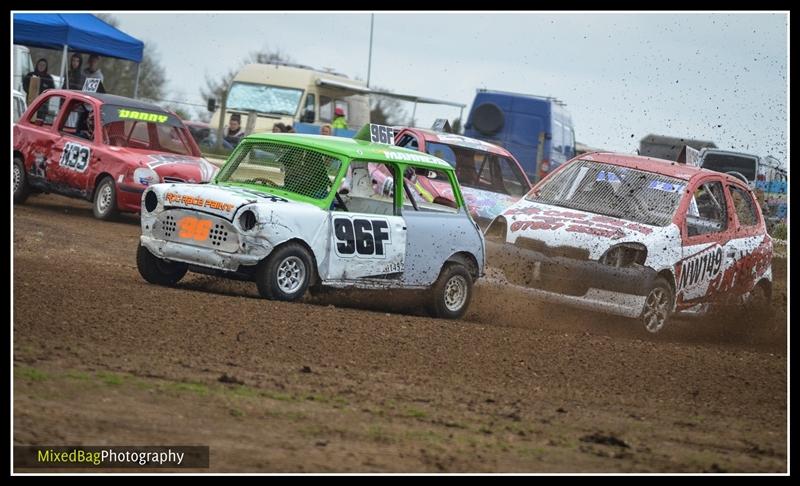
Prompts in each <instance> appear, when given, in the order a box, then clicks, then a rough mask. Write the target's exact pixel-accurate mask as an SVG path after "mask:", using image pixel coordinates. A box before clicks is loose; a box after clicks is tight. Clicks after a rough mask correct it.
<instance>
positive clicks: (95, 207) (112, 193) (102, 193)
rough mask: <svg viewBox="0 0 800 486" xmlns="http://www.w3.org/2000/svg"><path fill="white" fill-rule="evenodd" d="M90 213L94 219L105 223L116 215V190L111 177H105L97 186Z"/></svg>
mask: <svg viewBox="0 0 800 486" xmlns="http://www.w3.org/2000/svg"><path fill="white" fill-rule="evenodd" d="M92 212H94V217H95V218H97V219H102V220H106V221H107V220H109V219H112V218H114V216H116V215H117V188H116V187H115V185H114V179H112V178H111V177H108V176H106V177H104V178H103V179H102V180H101V181H100V183H99V184H97V188H96V189H95V190H94V201H93V204H92Z"/></svg>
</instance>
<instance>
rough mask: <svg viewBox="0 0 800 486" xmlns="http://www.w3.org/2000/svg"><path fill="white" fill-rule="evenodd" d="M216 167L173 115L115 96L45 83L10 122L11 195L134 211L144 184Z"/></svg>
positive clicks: (195, 177)
mask: <svg viewBox="0 0 800 486" xmlns="http://www.w3.org/2000/svg"><path fill="white" fill-rule="evenodd" d="M216 171H217V168H216V167H215V166H214V165H213V164H211V163H210V162H208V161H207V160H205V159H204V158H203V157H202V156H201V153H200V149H199V148H198V147H197V144H196V143H195V141H194V140H193V139H192V136H191V135H190V133H189V131H188V130H187V128H186V126H185V125H184V124H183V123H182V122H181V121H180V119H179V118H178V117H177V116H175V115H174V114H173V113H171V112H169V111H166V110H164V109H162V108H160V107H159V106H156V105H153V104H150V103H144V102H141V101H138V100H134V99H130V98H125V97H122V96H115V95H109V94H97V93H89V92H83V91H71V90H48V91H47V92H45V93H42V94H41V95H40V96H39V97H38V98H36V100H34V102H33V103H32V104H31V106H30V107H29V108H28V110H27V111H26V112H25V113H24V115H23V116H22V118H21V119H20V120H19V122H18V123H17V124H16V125H14V201H15V202H23V201H24V200H25V199H26V198H27V197H28V194H29V193H30V192H31V191H40V192H54V193H58V194H62V195H65V196H70V197H77V198H82V199H88V200H90V201H93V202H94V213H95V216H96V217H98V218H100V219H108V218H110V217H112V216H113V215H114V214H115V213H116V212H118V211H123V212H134V213H135V212H138V211H139V204H140V202H141V198H142V193H143V192H144V190H145V189H146V188H147V186H148V185H149V184H155V183H158V182H162V181H174V182H197V183H201V182H208V181H209V180H210V179H211V177H213V176H214V174H215V173H216Z"/></svg>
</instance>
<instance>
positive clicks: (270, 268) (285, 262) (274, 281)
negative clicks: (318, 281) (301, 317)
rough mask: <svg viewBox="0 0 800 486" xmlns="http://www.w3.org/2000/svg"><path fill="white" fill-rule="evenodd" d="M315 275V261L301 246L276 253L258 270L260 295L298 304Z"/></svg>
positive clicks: (257, 281)
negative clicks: (296, 301)
mask: <svg viewBox="0 0 800 486" xmlns="http://www.w3.org/2000/svg"><path fill="white" fill-rule="evenodd" d="M313 275H314V266H313V259H312V258H311V255H310V254H309V252H308V250H307V249H306V248H305V247H304V246H303V245H300V244H298V243H287V244H285V245H283V246H280V247H278V248H276V249H275V250H273V251H272V253H271V254H270V256H269V257H267V259H266V260H264V261H263V262H262V263H261V264H260V265H259V267H258V270H257V271H256V285H257V286H258V293H259V294H260V295H261V296H262V297H264V298H266V299H270V300H283V301H294V300H299V299H301V298H302V297H303V295H305V293H306V289H307V288H308V285H309V283H310V282H311V280H312V277H313Z"/></svg>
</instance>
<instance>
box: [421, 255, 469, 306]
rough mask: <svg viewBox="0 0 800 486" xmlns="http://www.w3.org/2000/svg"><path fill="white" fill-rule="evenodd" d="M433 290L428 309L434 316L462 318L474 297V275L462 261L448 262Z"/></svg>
mask: <svg viewBox="0 0 800 486" xmlns="http://www.w3.org/2000/svg"><path fill="white" fill-rule="evenodd" d="M431 291H432V292H431V297H430V298H431V301H430V302H429V303H428V311H429V312H430V313H431V315H432V316H433V317H438V318H442V319H460V318H461V317H463V316H464V314H465V313H466V312H467V308H468V307H469V301H470V299H472V275H470V273H469V270H467V268H466V267H465V266H464V265H462V264H460V263H446V264H445V266H444V268H443V269H442V273H440V274H439V278H438V279H437V280H436V283H434V284H433V287H432V289H431Z"/></svg>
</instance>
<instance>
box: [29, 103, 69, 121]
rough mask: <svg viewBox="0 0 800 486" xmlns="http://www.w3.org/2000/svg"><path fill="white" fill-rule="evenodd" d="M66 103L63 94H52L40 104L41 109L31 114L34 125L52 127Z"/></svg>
mask: <svg viewBox="0 0 800 486" xmlns="http://www.w3.org/2000/svg"><path fill="white" fill-rule="evenodd" d="M63 104H64V97H63V96H50V97H49V98H47V99H46V100H44V102H43V103H42V104H41V105H40V106H39V109H38V110H36V111H34V112H33V114H32V115H31V117H30V119H29V120H28V121H30V122H31V123H33V124H34V125H39V126H45V127H50V126H53V123H55V121H56V118H58V111H59V110H60V109H61V105H63Z"/></svg>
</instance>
